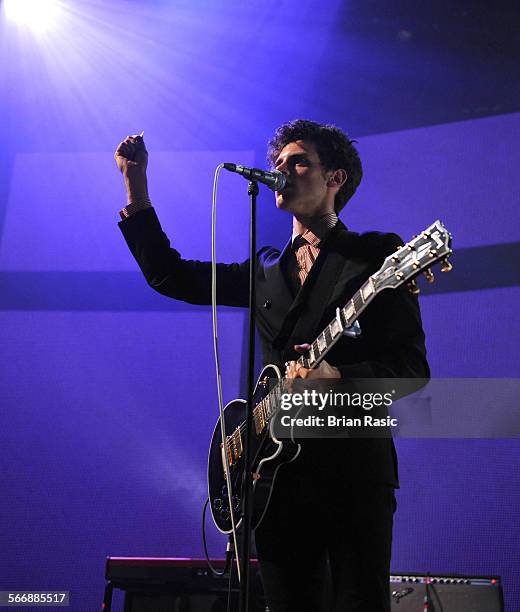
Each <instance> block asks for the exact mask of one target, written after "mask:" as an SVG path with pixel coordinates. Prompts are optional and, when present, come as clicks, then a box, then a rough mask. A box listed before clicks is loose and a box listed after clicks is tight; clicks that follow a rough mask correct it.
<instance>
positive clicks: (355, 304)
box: [298, 277, 377, 369]
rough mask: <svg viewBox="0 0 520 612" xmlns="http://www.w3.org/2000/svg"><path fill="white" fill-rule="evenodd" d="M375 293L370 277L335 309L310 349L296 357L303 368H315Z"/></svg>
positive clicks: (352, 323)
mask: <svg viewBox="0 0 520 612" xmlns="http://www.w3.org/2000/svg"><path fill="white" fill-rule="evenodd" d="M376 295H377V291H376V289H375V285H374V281H373V279H372V277H370V278H369V279H368V280H367V281H366V283H364V285H363V286H362V287H361V289H359V291H357V293H355V294H354V296H353V297H352V298H351V299H350V300H349V301H348V302H347V303H346V304H345V306H343V308H338V309H337V310H336V316H335V317H334V319H332V321H331V322H330V323H329V324H328V325H327V327H326V328H325V329H324V330H323V331H322V332H321V334H320V335H319V336H318V337H317V338H316V340H314V342H313V343H312V344H311V347H310V349H309V350H308V351H307V353H305V354H304V355H302V356H301V357H300V358H299V359H298V363H299V364H300V365H302V366H303V367H305V368H308V369H313V368H316V367H317V366H318V365H319V364H320V362H321V361H323V359H324V358H325V356H326V355H327V353H328V352H329V351H330V349H331V348H332V347H333V346H334V345H335V344H336V342H337V341H338V340H339V339H340V338H341V336H342V334H343V333H344V332H345V331H346V330H348V329H349V328H351V327H352V326H353V325H354V323H355V322H356V321H357V319H358V317H359V315H360V314H361V313H362V312H363V311H364V310H365V308H366V307H367V306H368V305H369V304H370V302H371V301H372V300H373V299H374V297H375V296H376Z"/></svg>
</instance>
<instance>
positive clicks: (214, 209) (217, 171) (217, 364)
mask: <svg viewBox="0 0 520 612" xmlns="http://www.w3.org/2000/svg"><path fill="white" fill-rule="evenodd" d="M223 167H224V164H219V165H218V166H217V168H216V169H215V178H214V180H213V198H212V207H211V317H212V322H213V351H214V353H215V373H216V378H217V395H218V407H219V414H220V438H221V440H222V465H223V467H224V476H225V478H226V482H227V483H228V486H227V497H228V506H229V516H230V519H231V531H232V539H233V546H234V549H235V551H234V554H235V557H236V559H237V572H238V581H239V582H240V580H241V575H240V563H239V562H238V561H239V559H238V541H237V527H236V523H235V512H234V508H233V499H232V497H233V491H232V487H231V472H230V469H229V457H228V454H227V452H226V449H225V442H226V440H227V436H226V424H225V421H224V402H223V400H222V377H221V368H220V358H219V353H218V326H217V185H218V178H219V174H220V171H221V170H222V168H223ZM206 505H207V504H206ZM206 556H207V555H206Z"/></svg>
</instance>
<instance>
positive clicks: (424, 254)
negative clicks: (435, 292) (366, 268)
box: [372, 220, 453, 294]
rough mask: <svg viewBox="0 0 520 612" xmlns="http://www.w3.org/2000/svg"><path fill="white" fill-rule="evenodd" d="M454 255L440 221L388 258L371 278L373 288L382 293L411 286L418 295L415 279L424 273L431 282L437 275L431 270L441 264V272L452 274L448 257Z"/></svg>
mask: <svg viewBox="0 0 520 612" xmlns="http://www.w3.org/2000/svg"><path fill="white" fill-rule="evenodd" d="M452 252H453V251H452V249H451V234H450V233H449V232H448V230H447V229H446V228H445V227H444V225H443V224H442V223H441V222H440V221H439V220H437V221H435V223H432V224H431V225H430V227H428V228H427V229H425V230H424V231H423V232H421V233H420V234H419V235H418V236H415V237H414V238H413V239H412V240H410V242H407V243H406V244H405V245H404V246H402V247H400V248H399V249H398V250H397V251H396V252H395V253H393V254H392V255H389V256H388V257H387V258H386V259H385V261H384V263H383V265H382V266H381V268H380V269H379V270H378V271H377V272H376V273H375V274H374V275H373V276H372V281H373V283H374V288H375V290H376V291H382V290H383V289H388V288H391V289H395V288H396V287H399V286H400V285H402V284H403V283H408V284H409V286H410V290H411V292H412V293H414V294H417V293H419V288H418V287H417V285H416V284H415V281H414V278H415V277H416V276H417V275H418V274H420V273H421V272H423V273H424V275H425V276H426V279H427V281H428V282H429V283H432V282H433V280H434V276H433V272H432V271H431V269H430V268H431V266H433V265H434V264H436V263H438V262H440V261H442V266H441V272H449V271H450V270H451V268H452V266H451V264H450V263H449V261H448V257H449V256H450V255H451V253H452Z"/></svg>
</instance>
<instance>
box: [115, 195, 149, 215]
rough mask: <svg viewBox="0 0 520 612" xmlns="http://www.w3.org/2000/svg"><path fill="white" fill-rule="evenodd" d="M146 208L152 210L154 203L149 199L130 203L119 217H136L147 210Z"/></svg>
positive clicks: (120, 212) (121, 211)
mask: <svg viewBox="0 0 520 612" xmlns="http://www.w3.org/2000/svg"><path fill="white" fill-rule="evenodd" d="M145 208H152V203H151V202H150V200H148V199H146V200H138V201H136V202H130V204H127V205H126V206H125V207H124V208H122V209H121V210H120V211H119V216H120V217H121V219H126V218H128V217H131V216H132V215H134V214H135V213H136V212H139V211H140V210H145Z"/></svg>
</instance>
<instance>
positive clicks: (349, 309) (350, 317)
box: [343, 300, 357, 326]
mask: <svg viewBox="0 0 520 612" xmlns="http://www.w3.org/2000/svg"><path fill="white" fill-rule="evenodd" d="M343 312H344V314H345V319H346V322H347V325H349V326H350V325H352V323H353V322H354V318H355V316H356V313H357V310H356V307H355V305H354V302H353V300H350V302H349V303H348V304H347V305H346V306H345V308H344V310H343Z"/></svg>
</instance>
